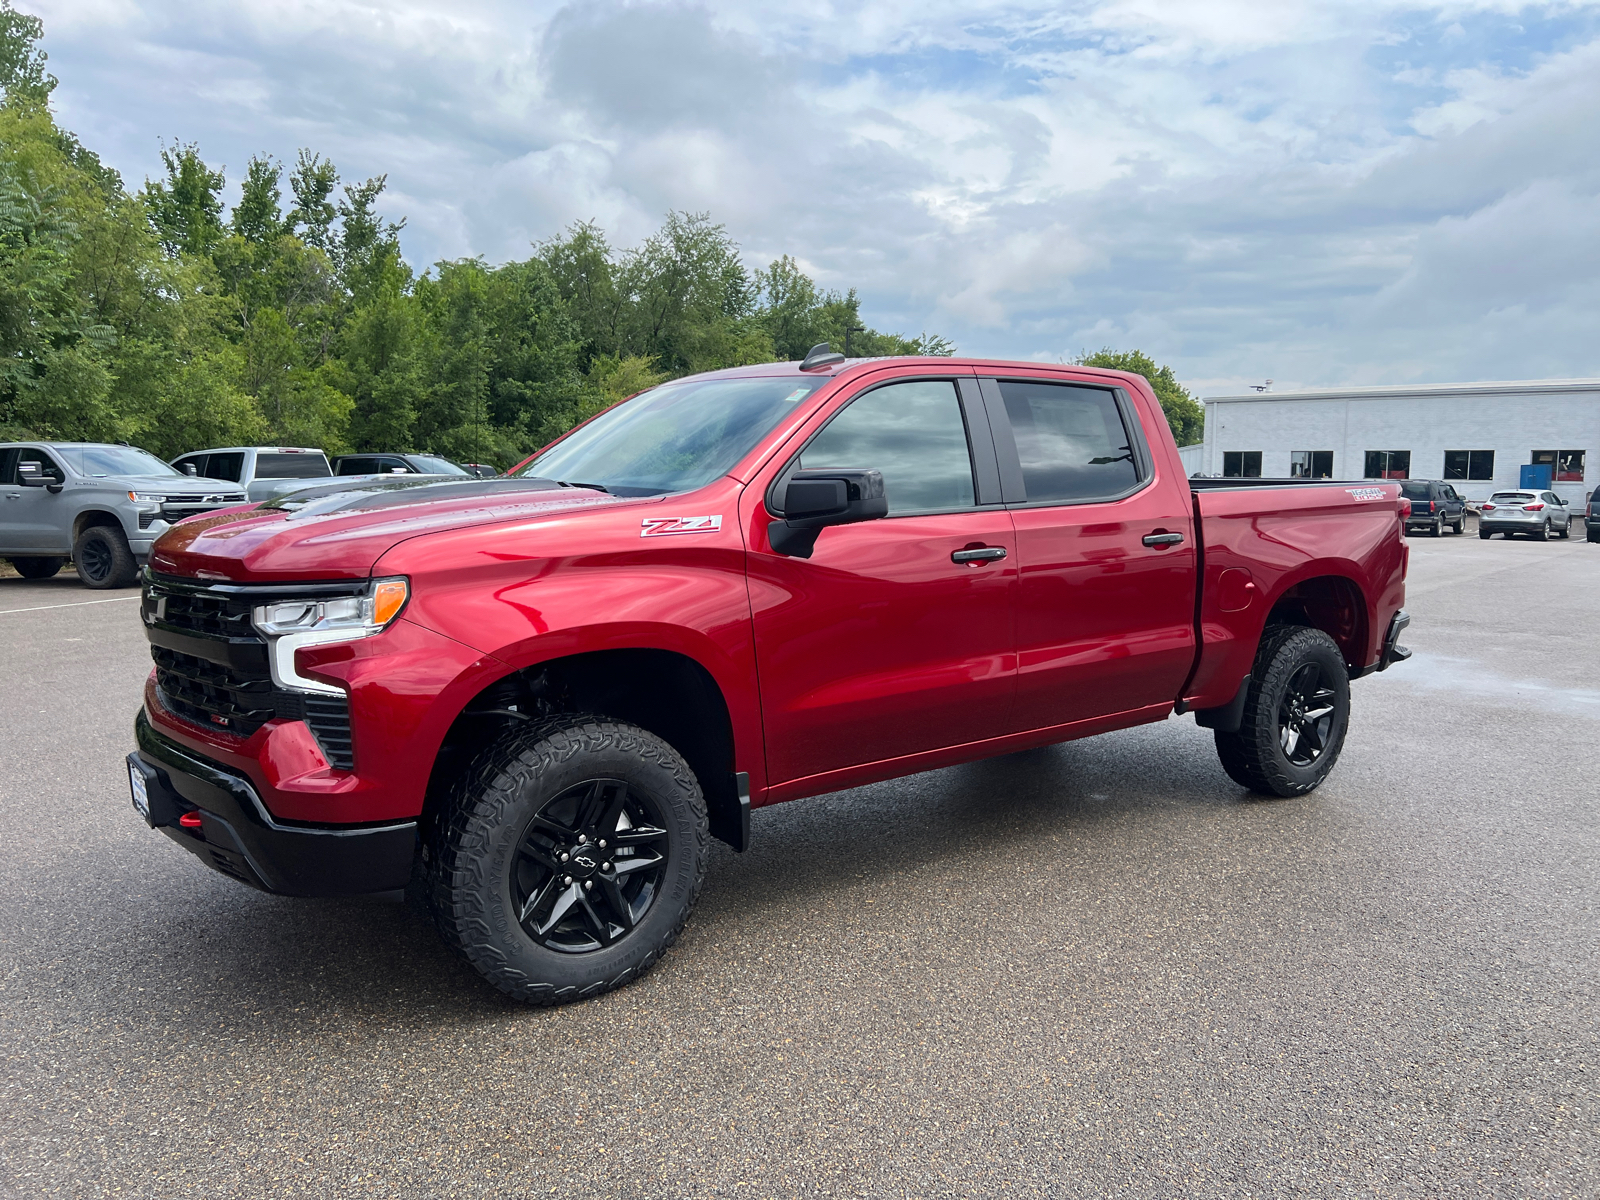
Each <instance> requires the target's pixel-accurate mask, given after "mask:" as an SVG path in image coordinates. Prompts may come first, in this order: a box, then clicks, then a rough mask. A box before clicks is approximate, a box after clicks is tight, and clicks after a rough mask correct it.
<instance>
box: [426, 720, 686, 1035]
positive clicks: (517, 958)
mask: <svg viewBox="0 0 1600 1200" xmlns="http://www.w3.org/2000/svg"><path fill="white" fill-rule="evenodd" d="M709 838H710V831H709V827H708V820H707V815H706V805H705V798H704V796H703V795H702V793H701V790H700V782H699V780H698V779H697V778H696V776H695V774H694V772H693V771H692V770H690V769H689V765H688V764H687V763H686V762H684V760H683V756H682V755H681V754H679V753H678V751H677V750H675V749H674V748H673V747H672V746H671V745H670V744H668V743H667V742H665V741H663V740H662V739H661V738H659V737H657V736H656V735H655V734H653V733H650V732H648V731H647V730H644V729H640V728H638V727H637V726H634V725H628V724H624V723H623V722H621V721H615V720H612V719H611V718H609V717H605V716H599V715H595V714H585V713H572V714H554V715H551V716H548V717H540V718H533V719H525V720H514V721H508V725H507V728H506V729H505V730H504V731H503V732H502V733H501V734H500V736H499V737H497V738H496V739H495V740H494V741H493V742H491V743H490V744H489V745H488V746H487V747H485V749H484V750H483V751H482V752H481V753H480V754H479V756H478V758H477V759H476V760H475V762H474V763H473V765H472V767H471V769H470V770H468V771H466V772H464V773H463V774H462V775H461V776H460V777H459V778H458V779H457V781H456V784H455V786H454V787H453V789H452V793H451V796H450V798H449V801H448V803H447V804H446V805H445V806H444V807H443V808H442V809H441V810H440V811H439V812H438V813H436V814H435V815H434V816H433V817H432V818H431V820H430V823H429V825H428V828H427V829H426V831H425V834H424V842H423V852H422V853H423V864H424V867H425V869H426V873H427V891H428V899H429V906H430V907H431V908H432V910H433V917H434V922H435V924H436V925H437V926H438V929H439V932H440V934H441V935H442V936H443V937H444V939H445V941H446V942H447V943H449V945H451V946H452V947H454V948H455V949H456V950H457V951H458V952H459V953H460V954H461V955H462V957H464V958H465V959H466V960H467V961H468V962H469V963H470V964H471V965H472V966H473V967H474V968H475V969H476V970H477V971H478V973H479V974H480V975H482V976H483V977H484V978H485V979H487V980H488V981H489V982H490V983H492V984H494V986H495V987H497V988H499V989H500V990H501V991H503V992H505V993H507V994H508V995H510V996H514V997H516V998H517V999H518V1000H523V1001H526V1002H527V1003H530V1004H563V1003H566V1002H567V1001H570V1000H582V999H585V998H587V997H590V996H597V995H599V994H600V993H601V992H605V991H609V990H610V989H612V988H614V987H620V986H621V985H623V984H625V983H628V982H630V981H631V980H634V979H637V978H638V977H639V976H640V975H642V974H643V973H644V972H646V971H648V970H649V969H650V968H651V967H652V966H654V965H655V963H656V962H657V961H659V960H660V958H661V956H662V955H663V954H664V953H665V952H666V951H667V949H668V947H670V946H671V945H672V944H673V942H675V941H676V940H677V938H678V935H679V933H681V932H682V931H683V926H684V922H685V921H686V920H687V919H688V916H689V912H690V910H691V909H693V907H694V902H695V898H696V897H697V896H698V895H699V892H700V886H701V884H702V883H703V882H704V880H705V870H706V859H707V842H708V839H709Z"/></svg>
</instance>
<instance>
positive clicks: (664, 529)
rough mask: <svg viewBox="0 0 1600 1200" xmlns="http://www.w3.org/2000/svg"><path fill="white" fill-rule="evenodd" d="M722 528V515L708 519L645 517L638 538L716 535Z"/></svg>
mask: <svg viewBox="0 0 1600 1200" xmlns="http://www.w3.org/2000/svg"><path fill="white" fill-rule="evenodd" d="M721 528H722V514H721V513H718V514H716V515H715V516H710V517H646V518H645V519H644V528H643V529H641V530H640V531H639V536H640V537H665V536H666V535H667V534H669V533H716V532H717V531H718V530H720V529H721Z"/></svg>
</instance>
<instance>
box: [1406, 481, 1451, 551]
mask: <svg viewBox="0 0 1600 1200" xmlns="http://www.w3.org/2000/svg"><path fill="white" fill-rule="evenodd" d="M1400 494H1401V495H1402V496H1404V497H1405V498H1406V499H1407V500H1409V501H1411V515H1410V516H1409V517H1407V518H1406V532H1407V533H1410V532H1411V531H1412V530H1413V529H1426V530H1427V531H1428V532H1430V533H1431V534H1433V536H1434V537H1438V536H1440V535H1441V534H1442V533H1444V531H1445V528H1446V527H1447V526H1448V527H1449V528H1450V529H1451V530H1453V531H1454V532H1456V533H1465V532H1466V529H1467V504H1466V501H1465V500H1463V499H1462V498H1461V497H1460V495H1458V494H1457V492H1456V489H1455V488H1453V487H1451V486H1450V485H1449V484H1448V483H1445V482H1444V481H1443V480H1440V479H1407V480H1405V481H1404V482H1403V483H1401V485H1400Z"/></svg>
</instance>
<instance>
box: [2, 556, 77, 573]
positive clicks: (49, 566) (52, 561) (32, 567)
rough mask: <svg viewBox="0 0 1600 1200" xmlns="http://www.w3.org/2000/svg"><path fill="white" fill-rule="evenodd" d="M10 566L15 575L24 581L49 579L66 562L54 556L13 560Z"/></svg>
mask: <svg viewBox="0 0 1600 1200" xmlns="http://www.w3.org/2000/svg"><path fill="white" fill-rule="evenodd" d="M11 565H12V566H13V567H15V568H16V569H17V574H18V575H21V576H22V577H23V578H24V579H49V578H51V577H52V576H53V575H55V573H56V572H57V571H59V570H61V568H62V567H64V566H66V565H67V560H66V559H64V558H56V557H54V556H50V557H43V558H40V557H33V558H13V559H12V560H11Z"/></svg>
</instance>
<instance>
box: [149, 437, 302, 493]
mask: <svg viewBox="0 0 1600 1200" xmlns="http://www.w3.org/2000/svg"><path fill="white" fill-rule="evenodd" d="M172 465H173V466H174V467H176V468H178V470H180V471H182V472H184V473H185V474H193V475H203V476H206V477H207V478H210V479H226V480H228V481H229V482H231V483H235V484H238V485H239V486H240V487H242V488H243V489H244V490H245V492H246V493H247V494H248V495H249V497H250V499H252V500H271V499H272V498H273V497H274V496H281V495H283V494H284V493H285V492H294V491H298V490H299V489H301V488H303V487H311V486H313V485H314V484H316V483H318V482H319V481H321V480H324V479H332V478H333V468H332V467H331V466H329V465H328V456H327V455H326V454H324V453H323V452H322V451H321V450H312V449H309V448H308V447H305V446H219V447H216V448H215V449H211V450H196V451H194V452H192V453H190V454H183V455H179V456H178V457H177V458H175V459H173V460H172Z"/></svg>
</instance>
